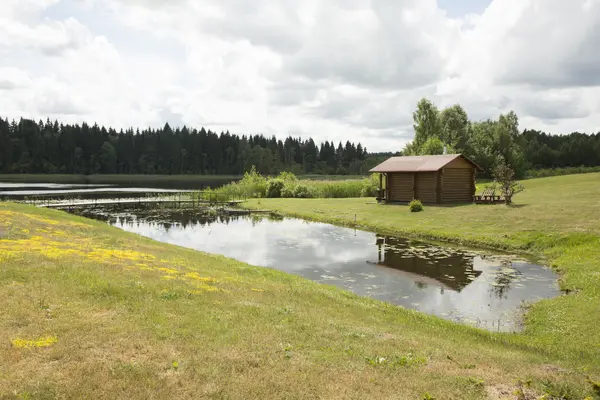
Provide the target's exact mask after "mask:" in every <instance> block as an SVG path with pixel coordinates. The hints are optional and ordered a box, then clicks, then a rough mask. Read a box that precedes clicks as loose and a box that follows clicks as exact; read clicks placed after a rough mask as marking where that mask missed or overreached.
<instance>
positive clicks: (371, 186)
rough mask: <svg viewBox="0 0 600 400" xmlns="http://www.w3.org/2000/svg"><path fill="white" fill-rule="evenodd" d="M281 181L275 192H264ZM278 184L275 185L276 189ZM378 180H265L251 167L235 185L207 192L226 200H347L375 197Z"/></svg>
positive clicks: (285, 175)
mask: <svg viewBox="0 0 600 400" xmlns="http://www.w3.org/2000/svg"><path fill="white" fill-rule="evenodd" d="M275 182H282V183H283V188H282V189H281V190H280V191H279V190H276V191H273V190H267V188H268V187H269V186H270V185H271V186H275ZM280 185H281V183H279V185H277V186H280ZM378 185H379V177H378V175H376V174H373V175H372V176H369V177H366V178H363V179H346V180H313V179H298V177H296V176H295V175H294V174H293V173H290V172H282V173H281V174H279V175H278V176H276V177H265V176H262V175H260V174H259V173H258V172H256V169H255V168H254V167H253V168H252V169H251V170H250V171H248V172H246V173H245V174H244V177H243V178H242V179H241V180H240V181H238V182H232V183H229V184H227V185H224V186H221V187H219V188H216V189H212V190H211V191H210V193H211V194H213V195H214V194H217V195H219V196H228V197H249V198H252V197H257V198H264V197H286V198H291V197H296V198H351V197H375V195H376V191H377V187H378Z"/></svg>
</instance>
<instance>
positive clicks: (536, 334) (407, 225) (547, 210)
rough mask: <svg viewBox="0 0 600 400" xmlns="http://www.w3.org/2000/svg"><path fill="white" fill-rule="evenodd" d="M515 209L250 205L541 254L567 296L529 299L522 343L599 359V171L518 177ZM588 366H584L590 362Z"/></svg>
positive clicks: (573, 358) (366, 203) (300, 202)
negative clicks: (410, 209) (520, 182)
mask: <svg viewBox="0 0 600 400" xmlns="http://www.w3.org/2000/svg"><path fill="white" fill-rule="evenodd" d="M524 184H525V187H526V190H525V192H523V193H521V194H519V195H518V196H516V198H515V200H516V204H515V205H514V206H504V205H462V206H451V207H433V206H431V207H427V206H426V207H425V211H424V212H422V213H416V214H415V213H410V212H408V207H407V206H400V205H377V204H375V202H374V201H373V200H367V199H263V200H260V204H259V201H257V200H254V201H253V202H251V203H250V204H249V206H250V207H260V208H263V209H264V208H268V209H271V210H275V211H278V212H280V213H283V214H287V215H295V216H300V217H303V218H307V219H312V220H318V221H326V222H331V223H336V224H342V225H351V226H353V225H354V221H355V219H356V225H357V226H358V227H361V228H366V229H369V230H376V231H380V232H386V233H396V234H400V235H410V236H413V237H422V238H429V239H436V240H445V241H451V242H457V243H464V244H474V245H484V246H488V247H493V248H498V249H508V250H514V251H523V252H529V253H532V254H535V255H538V256H540V257H544V258H545V259H546V262H547V263H548V264H549V265H551V266H553V267H554V268H555V269H556V270H557V271H558V272H559V273H560V274H561V282H560V283H561V287H562V288H563V289H565V290H569V291H570V293H571V294H569V295H568V296H562V297H559V298H556V299H552V300H545V301H541V302H539V303H537V304H535V305H534V306H533V307H532V308H531V310H530V311H529V313H528V314H527V325H526V333H525V335H523V337H522V338H523V340H524V342H526V343H529V344H531V345H535V346H540V349H543V351H549V352H552V353H554V354H559V355H560V357H561V358H562V359H565V360H570V362H571V363H573V364H577V363H580V365H582V366H584V365H587V366H589V367H590V368H594V369H597V368H598V366H599V365H598V364H599V363H600V330H598V329H596V328H595V327H597V326H600V202H599V201H598V199H599V198H600V174H597V173H596V174H585V175H572V176H561V177H553V178H542V179H534V180H528V181H526V182H524ZM588 363H589V364H588Z"/></svg>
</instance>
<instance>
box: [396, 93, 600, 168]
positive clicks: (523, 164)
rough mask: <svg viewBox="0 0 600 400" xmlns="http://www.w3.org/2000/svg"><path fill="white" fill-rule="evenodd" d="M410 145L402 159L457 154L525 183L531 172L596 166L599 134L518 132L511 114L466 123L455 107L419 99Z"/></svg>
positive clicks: (599, 154)
mask: <svg viewBox="0 0 600 400" xmlns="http://www.w3.org/2000/svg"><path fill="white" fill-rule="evenodd" d="M413 121H414V125H413V127H414V131H415V137H414V140H413V141H412V142H410V143H408V144H407V145H406V146H405V148H404V149H403V150H402V154H403V155H426V154H443V152H444V149H445V151H446V152H447V153H448V154H450V153H461V154H464V155H465V156H467V157H469V158H470V159H472V160H473V161H474V162H476V163H477V164H479V166H481V167H482V168H483V169H484V170H485V171H486V175H488V176H489V175H490V174H491V173H492V171H493V170H494V168H495V166H496V165H497V164H498V163H499V162H504V163H506V164H507V165H508V166H509V167H510V168H512V169H513V170H514V171H515V174H516V176H517V177H523V176H524V175H525V172H526V171H527V170H530V169H546V168H564V167H594V166H600V133H595V134H590V135H588V134H585V133H579V132H574V133H571V134H568V135H550V134H547V133H544V132H540V131H535V130H524V131H522V132H521V131H519V118H518V117H517V115H516V114H515V113H514V112H512V111H511V112H509V113H507V114H502V115H500V116H499V117H498V118H497V119H488V120H484V121H470V120H469V117H468V115H467V113H466V111H465V110H464V109H463V108H462V107H461V106H460V105H458V104H455V105H453V106H450V107H448V108H445V109H443V110H439V109H438V108H437V107H436V106H435V105H434V104H433V103H432V102H431V101H429V100H428V99H425V98H424V99H421V100H420V101H419V103H418V104H417V109H416V111H415V112H414V113H413Z"/></svg>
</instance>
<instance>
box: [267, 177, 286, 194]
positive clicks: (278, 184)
mask: <svg viewBox="0 0 600 400" xmlns="http://www.w3.org/2000/svg"><path fill="white" fill-rule="evenodd" d="M283 187H284V182H283V180H282V179H269V181H268V182H267V191H266V192H267V193H266V195H267V197H269V198H279V197H281V191H282V190H283Z"/></svg>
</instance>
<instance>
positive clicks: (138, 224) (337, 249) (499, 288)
mask: <svg viewBox="0 0 600 400" xmlns="http://www.w3.org/2000/svg"><path fill="white" fill-rule="evenodd" d="M82 214H83V215H85V216H89V217H93V218H98V219H101V220H105V221H107V222H108V223H110V224H112V225H115V226H118V227H120V228H122V229H124V230H127V231H130V232H135V233H138V234H141V235H144V236H147V237H150V238H153V239H155V240H158V241H162V242H167V243H172V244H177V245H181V246H185V247H190V248H193V249H198V250H202V251H206V252H210V253H217V254H223V255H225V256H228V257H232V258H235V259H238V260H241V261H244V262H247V263H250V264H253V265H258V266H265V267H271V268H276V269H280V270H283V271H286V272H289V273H293V274H297V275H301V276H303V277H305V278H308V279H311V280H314V281H317V282H322V283H327V284H332V285H336V286H339V287H341V288H344V289H347V290H351V291H353V292H355V293H358V294H360V295H363V296H369V297H373V298H376V299H379V300H383V301H387V302H390V303H394V304H397V305H401V306H404V307H408V308H414V309H417V310H419V311H422V312H426V313H430V314H435V315H438V316H441V317H444V318H448V319H452V320H456V321H462V322H465V323H469V324H473V325H476V326H480V327H484V328H488V329H493V330H517V329H518V319H519V318H518V316H519V315H520V306H521V305H522V304H523V302H528V301H535V300H537V299H540V298H547V297H552V296H556V295H558V293H559V291H558V288H557V285H556V276H555V275H554V274H553V273H552V272H551V271H549V270H548V269H546V268H543V267H542V266H539V265H535V264H532V263H529V262H527V261H525V260H519V259H516V258H515V257H511V256H507V255H501V254H490V253H482V252H476V251H471V250H465V249H455V248H450V247H442V246H436V245H431V244H427V243H422V242H418V241H412V240H407V239H402V238H398V237H391V236H386V235H377V234H375V233H371V232H364V231H356V230H353V229H348V228H341V227H336V226H333V225H329V224H322V223H311V222H306V221H303V220H299V219H288V218H280V217H279V218H278V217H272V216H256V215H255V216H231V215H222V214H215V213H213V212H198V211H197V210H196V211H171V212H168V211H161V212H151V211H149V210H134V211H131V212H123V211H122V210H121V211H117V210H113V211H107V210H104V211H98V210H88V211H83V212H82Z"/></svg>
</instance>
